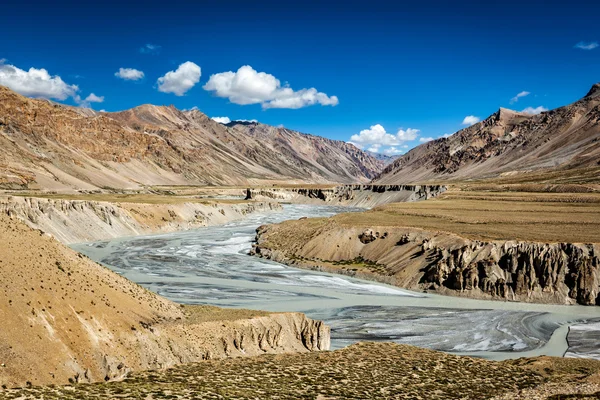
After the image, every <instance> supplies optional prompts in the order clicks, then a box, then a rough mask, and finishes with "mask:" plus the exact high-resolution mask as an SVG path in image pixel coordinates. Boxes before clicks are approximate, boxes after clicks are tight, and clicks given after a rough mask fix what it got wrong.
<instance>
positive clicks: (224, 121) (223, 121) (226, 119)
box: [211, 117, 231, 124]
mask: <svg viewBox="0 0 600 400" xmlns="http://www.w3.org/2000/svg"><path fill="white" fill-rule="evenodd" d="M211 119H212V120H213V121H216V122H218V123H220V124H228V123H230V122H231V120H230V119H229V117H212V118H211Z"/></svg>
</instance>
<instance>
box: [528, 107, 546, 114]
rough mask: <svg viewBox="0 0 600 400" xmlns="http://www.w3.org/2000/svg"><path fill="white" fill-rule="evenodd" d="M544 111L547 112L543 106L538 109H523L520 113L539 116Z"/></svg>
mask: <svg viewBox="0 0 600 400" xmlns="http://www.w3.org/2000/svg"><path fill="white" fill-rule="evenodd" d="M544 111H548V109H547V108H546V107H544V106H539V107H535V108H533V107H527V108H526V109H524V110H523V111H521V112H522V113H525V114H539V113H542V112H544Z"/></svg>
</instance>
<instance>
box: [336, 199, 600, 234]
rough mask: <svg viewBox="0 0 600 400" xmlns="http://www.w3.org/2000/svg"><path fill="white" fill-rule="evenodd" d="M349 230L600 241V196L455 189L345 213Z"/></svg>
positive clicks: (344, 221)
mask: <svg viewBox="0 0 600 400" xmlns="http://www.w3.org/2000/svg"><path fill="white" fill-rule="evenodd" d="M333 220H334V221H335V222H337V223H339V224H341V225H343V226H351V227H355V226H365V227H368V226H390V227H414V228H422V229H426V230H430V231H445V232H450V233H455V234H458V235H460V236H463V237H466V238H470V239H482V240H523V241H537V242H571V243H579V242H584V243H590V242H591V243H598V242H600V194H597V193H577V194H574V193H505V192H473V191H470V192H464V191H458V190H450V191H448V192H446V193H444V194H443V195H442V196H440V197H439V198H436V199H432V200H428V201H424V202H418V203H393V204H387V205H384V206H380V207H377V208H374V209H373V210H370V211H367V212H363V213H354V214H340V215H338V216H335V217H333Z"/></svg>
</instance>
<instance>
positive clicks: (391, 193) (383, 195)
mask: <svg viewBox="0 0 600 400" xmlns="http://www.w3.org/2000/svg"><path fill="white" fill-rule="evenodd" d="M445 191H446V187H445V186H439V185H343V186H335V187H325V188H310V187H307V188H301V187H297V188H256V189H248V190H247V191H246V198H247V199H257V200H274V201H280V202H288V203H298V204H307V203H308V204H323V203H328V204H331V205H345V206H354V207H373V206H376V205H380V204H387V203H394V202H413V201H421V200H427V199H431V198H434V197H436V196H438V195H440V194H442V193H444V192H445Z"/></svg>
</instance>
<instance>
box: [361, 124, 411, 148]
mask: <svg viewBox="0 0 600 400" xmlns="http://www.w3.org/2000/svg"><path fill="white" fill-rule="evenodd" d="M418 132H419V130H418V129H410V128H409V129H407V130H403V129H399V130H398V132H397V133H396V134H395V135H392V134H391V133H387V132H386V131H385V128H384V127H383V126H381V125H380V124H377V125H373V126H371V127H370V128H369V129H363V130H362V131H360V132H359V134H358V135H352V136H351V137H350V142H351V143H352V144H354V145H355V146H357V147H361V148H362V147H363V146H365V145H375V144H377V145H379V146H398V145H400V144H402V143H403V142H405V141H409V140H414V139H416V137H417V133H418Z"/></svg>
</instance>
